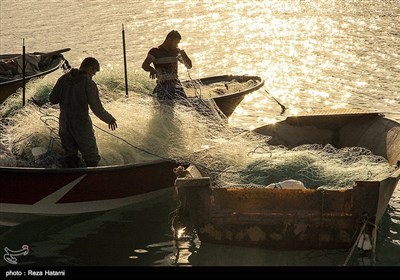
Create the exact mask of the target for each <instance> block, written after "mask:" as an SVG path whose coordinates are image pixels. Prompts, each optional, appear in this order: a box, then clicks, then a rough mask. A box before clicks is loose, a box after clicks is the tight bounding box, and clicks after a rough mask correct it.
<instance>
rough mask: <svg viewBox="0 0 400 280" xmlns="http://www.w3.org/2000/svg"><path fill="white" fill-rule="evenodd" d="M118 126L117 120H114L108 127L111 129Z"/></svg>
mask: <svg viewBox="0 0 400 280" xmlns="http://www.w3.org/2000/svg"><path fill="white" fill-rule="evenodd" d="M117 127H118V126H117V122H116V121H114V122H113V123H109V124H108V128H109V129H111V130H115V129H116V128H117Z"/></svg>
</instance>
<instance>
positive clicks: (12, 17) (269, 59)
mask: <svg viewBox="0 0 400 280" xmlns="http://www.w3.org/2000/svg"><path fill="white" fill-rule="evenodd" d="M0 5H1V9H0V17H1V22H0V24H1V28H0V29H1V35H0V39H1V40H0V52H1V53H19V52H20V51H21V44H22V39H23V38H24V39H25V45H26V47H27V51H44V52H45V51H53V50H57V49H63V48H66V47H70V48H71V51H70V52H67V53H65V54H64V55H65V57H66V58H67V59H68V60H69V62H70V63H71V64H72V65H73V66H75V67H77V66H79V63H80V62H81V61H82V59H83V58H84V57H86V56H94V57H96V58H98V59H99V61H100V63H101V67H102V72H103V71H104V73H107V75H106V76H105V78H106V80H111V81H112V80H113V79H110V77H111V76H112V75H113V74H110V72H107V71H106V70H115V71H114V72H115V73H117V74H115V75H118V79H117V80H121V76H120V75H121V73H122V67H123V54H122V42H121V25H122V24H124V25H125V28H126V30H125V32H126V44H127V57H128V65H129V69H134V70H132V71H130V75H134V74H135V72H134V71H135V70H137V71H139V72H140V71H141V70H140V66H141V63H142V62H143V60H144V58H145V57H146V54H147V51H148V50H149V49H150V48H151V47H154V46H158V45H159V44H160V43H161V42H162V40H163V39H164V37H165V35H166V34H167V33H168V32H169V31H170V30H172V29H177V30H179V31H180V33H181V34H182V36H183V38H182V41H181V44H180V46H181V48H183V49H185V50H186V52H187V53H188V55H189V56H190V57H191V58H192V60H193V64H194V66H193V68H192V69H191V70H190V75H191V76H192V77H193V78H200V77H205V76H212V75H221V74H249V75H259V76H261V77H263V78H264V79H265V80H266V86H265V88H266V89H267V90H268V92H269V93H270V94H271V95H273V96H274V97H275V98H276V99H277V100H279V101H280V102H281V103H282V104H284V105H285V106H286V107H287V108H288V110H287V111H286V112H285V113H284V115H281V114H280V113H281V108H280V107H279V105H278V104H277V103H276V102H275V101H274V100H273V99H272V98H271V97H270V96H269V95H268V94H266V93H265V91H263V90H259V91H257V92H255V93H253V94H251V95H249V96H248V97H246V98H245V100H244V101H243V102H242V104H241V105H240V106H239V107H238V108H237V110H236V111H235V112H234V114H233V115H232V117H231V118H230V119H229V124H230V125H232V126H237V127H243V128H252V127H257V126H260V125H263V124H265V123H270V122H275V121H277V120H280V119H283V118H284V117H286V116H290V115H298V114H301V113H304V112H313V111H316V110H320V109H336V108H355V109H362V110H372V111H379V112H382V113H385V114H386V116H388V117H390V118H393V119H396V120H397V121H400V104H399V102H400V93H399V88H400V82H399V80H398V76H399V73H400V65H399V63H397V61H399V55H400V54H399V52H398V45H399V43H400V29H399V26H400V25H399V23H400V16H399V15H400V5H399V4H398V2H397V1H369V0H368V1H345V0H341V1H334V2H333V1H322V0H321V1H278V0H277V1H211V2H210V1H144V2H143V1H115V2H112V3H110V1H100V0H98V1H70V2H68V3H64V2H61V1H28V0H27V1H9V0H5V1H1V2H0ZM199 26H201V28H199ZM179 71H180V72H179V74H180V76H181V78H182V79H186V78H188V72H187V70H186V69H185V68H184V67H181V68H180V70H179ZM100 73H101V72H100ZM111 73H113V71H111ZM143 74H145V73H143ZM60 75H61V73H60V72H56V73H53V74H51V75H49V77H46V79H53V80H52V82H53V81H55V80H56V78H57V77H59V76H60ZM134 76H136V75H134ZM101 78H102V76H101V75H100V74H98V75H96V76H95V81H96V79H99V80H97V81H98V82H99V83H100V82H101ZM130 80H131V81H134V80H133V79H132V78H131V79H130ZM141 81H146V80H145V79H141ZM147 81H148V84H147V85H146V86H143V84H144V82H141V83H139V84H140V85H141V87H142V86H143V87H145V90H143V91H140V90H136V91H138V92H142V93H143V94H145V92H146V90H147V89H151V88H152V86H153V85H154V82H153V81H151V80H150V79H148V80H147ZM52 82H49V80H44V81H42V83H44V86H43V88H44V89H43V91H47V89H46V87H48V86H49V84H50V85H51V84H52ZM38 83H40V81H38ZM120 84H121V83H120V82H118V83H116V86H115V88H116V90H115V92H116V93H118V92H120V91H118V90H120V89H121V88H123V87H122V86H121V85H120ZM132 84H133V85H136V83H134V82H132ZM33 87H38V86H36V85H34V86H33ZM132 90H133V89H132ZM39 91H40V90H39ZM35 92H37V90H35ZM122 94H124V93H123V92H122ZM133 97H134V95H133V96H132V98H133ZM111 98H112V97H111ZM150 104H151V101H149V106H148V107H150ZM123 105H124V104H122V105H121V108H123V110H129V108H125V107H123ZM125 106H126V104H125ZM107 109H110V112H111V113H114V114H118V110H111V108H107ZM123 110H121V112H123ZM143 110H144V109H143ZM119 118H120V119H123V118H124V114H123V113H122V114H121V115H120V116H119ZM131 121H132V122H134V121H135V119H132V120H131ZM99 125H101V124H99ZM118 130H119V131H121V132H119V133H122V134H123V136H126V135H125V134H126V133H128V132H127V131H126V130H124V129H123V127H122V128H121V127H119V128H118ZM137 133H138V137H141V136H140V133H143V132H140V131H139V132H137ZM100 141H102V140H100ZM128 151H129V152H130V151H131V150H130V149H127V153H128V154H129V152H128ZM111 154H115V153H111ZM124 154H125V153H124ZM118 160H123V159H118ZM110 188H112V186H110ZM175 207H176V201H174V199H173V195H172V194H171V195H170V196H168V197H164V199H160V200H156V201H153V202H151V203H148V204H144V205H136V206H131V207H126V208H124V209H119V210H114V211H109V212H106V213H97V214H88V215H78V216H71V217H67V218H62V219H60V218H55V217H52V218H45V219H41V220H39V221H33V222H30V223H24V224H21V225H20V226H17V227H13V228H11V229H6V228H2V229H1V232H2V235H1V238H0V242H1V246H3V247H6V246H7V247H8V248H11V249H15V250H17V249H20V248H21V246H22V245H23V244H28V245H29V246H30V252H29V254H28V255H27V256H26V257H20V258H19V263H21V264H25V265H72V266H74V265H111V266H114V265H127V266H135V265H146V266H153V265H194V266H199V265H238V266H241V265H261V266H266V265H278V266H280V265H295V266H297V265H329V266H337V265H341V264H343V263H344V261H345V259H346V257H347V255H348V253H349V250H329V251H319V250H313V251H271V250H265V249H260V248H242V247H235V246H225V245H214V244H209V243H204V242H203V243H201V241H199V240H198V239H197V237H196V235H195V234H194V232H193V230H192V229H190V227H189V228H186V230H185V231H184V233H183V234H182V238H181V239H180V240H175V239H174V238H173V232H172V230H171V220H172V216H173V211H174V209H175ZM170 213H172V214H171V215H170ZM399 231H400V192H399V190H398V189H397V190H396V191H395V193H394V195H393V197H392V199H391V201H390V205H389V207H388V210H387V212H386V214H385V215H384V217H383V221H382V225H381V227H380V231H379V235H378V243H377V248H376V263H375V264H376V265H387V266H392V265H400V262H399V259H400V233H399ZM110 244H113V245H112V246H110ZM350 264H351V265H371V264H372V261H371V258H369V257H362V255H357V254H355V255H354V257H353V258H352V259H351V261H350ZM1 265H6V263H5V262H2V263H1Z"/></svg>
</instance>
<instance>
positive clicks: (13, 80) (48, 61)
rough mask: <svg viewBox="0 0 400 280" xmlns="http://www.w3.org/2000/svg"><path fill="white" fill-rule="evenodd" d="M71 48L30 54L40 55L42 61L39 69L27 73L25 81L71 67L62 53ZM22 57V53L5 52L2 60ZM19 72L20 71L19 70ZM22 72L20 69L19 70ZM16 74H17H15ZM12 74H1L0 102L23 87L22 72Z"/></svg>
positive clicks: (0, 59)
mask: <svg viewBox="0 0 400 280" xmlns="http://www.w3.org/2000/svg"><path fill="white" fill-rule="evenodd" d="M69 50H70V49H69V48H67V49H62V50H57V51H53V52H49V53H42V52H34V53H30V54H26V55H27V56H28V55H33V56H38V57H40V62H39V63H38V69H36V70H37V71H34V72H32V73H27V76H26V77H25V82H28V81H29V80H31V79H34V78H38V77H42V76H45V75H47V74H49V73H51V72H54V71H56V70H57V69H59V68H60V67H62V66H64V67H69V65H68V62H67V61H66V60H65V58H64V56H63V55H62V54H61V53H63V52H67V51H69ZM17 57H21V54H3V55H0V61H3V62H4V61H10V60H12V59H13V58H17ZM17 72H18V71H17ZM19 72H20V71H19ZM13 74H15V75H13ZM13 74H10V75H0V104H1V103H3V102H4V101H5V100H6V99H7V97H9V96H10V95H11V94H13V93H15V92H16V91H17V89H18V88H20V87H22V82H23V79H22V74H21V73H13Z"/></svg>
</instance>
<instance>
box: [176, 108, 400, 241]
mask: <svg viewBox="0 0 400 280" xmlns="http://www.w3.org/2000/svg"><path fill="white" fill-rule="evenodd" d="M255 132H257V133H261V134H264V135H268V136H271V138H270V140H269V143H270V144H272V145H285V146H286V147H288V148H293V147H296V146H298V145H302V144H321V145H326V144H331V145H333V146H335V147H336V148H341V147H356V146H357V147H365V148H368V149H370V150H371V151H372V152H373V153H374V154H376V155H381V156H383V157H385V158H386V159H387V160H388V161H389V163H390V164H392V165H396V164H397V166H399V163H400V124H399V123H398V122H395V121H393V120H390V119H386V118H384V117H383V116H382V115H380V114H375V113H371V114H366V113H349V112H346V113H343V112H341V113H337V114H335V115H332V114H329V115H326V116H325V115H315V116H304V117H292V118H288V119H287V120H286V121H282V122H280V123H277V124H274V125H267V126H264V127H261V128H258V129H256V130H255ZM361 135H362V136H363V137H365V138H363V137H361ZM188 171H189V172H190V174H191V177H189V178H178V179H177V180H176V187H177V188H178V189H179V192H180V197H181V199H182V200H183V201H186V203H185V209H184V210H185V211H184V212H185V213H188V214H189V216H190V219H191V221H192V223H193V225H194V227H195V229H196V233H197V234H198V236H199V238H200V240H201V241H205V242H213V243H222V244H229V245H244V246H257V247H266V248H272V249H333V248H348V247H350V246H352V245H353V244H355V243H356V241H357V242H358V244H357V245H360V244H361V247H363V246H366V247H368V246H370V247H371V248H372V247H373V246H374V244H375V242H376V238H377V228H378V225H379V222H380V220H381V218H382V216H383V215H384V213H385V211H386V208H387V206H388V203H389V200H390V198H391V196H392V194H393V192H394V190H395V188H396V186H398V185H399V179H400V168H399V167H398V168H397V169H396V170H395V171H394V172H393V174H391V175H390V176H389V177H387V178H385V179H384V180H380V181H356V182H355V186H354V187H353V188H351V189H338V190H325V189H267V188H264V187H260V188H234V187H226V188H212V187H211V185H212V184H211V181H210V178H208V177H206V176H204V174H201V173H200V171H199V170H198V169H197V168H196V167H195V166H190V167H189V168H188ZM363 238H365V239H363ZM367 238H368V239H369V240H370V242H369V245H368V246H367V245H365V244H367V243H368V242H367V241H366V239H367ZM360 240H362V241H365V242H364V243H363V242H361V241H360ZM363 248H364V247H363Z"/></svg>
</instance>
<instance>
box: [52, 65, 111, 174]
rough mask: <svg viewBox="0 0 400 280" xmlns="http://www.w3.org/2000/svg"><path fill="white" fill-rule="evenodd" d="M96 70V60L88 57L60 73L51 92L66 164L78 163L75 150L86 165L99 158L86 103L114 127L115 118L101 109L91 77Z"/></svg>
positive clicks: (98, 66)
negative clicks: (56, 111)
mask: <svg viewBox="0 0 400 280" xmlns="http://www.w3.org/2000/svg"><path fill="white" fill-rule="evenodd" d="M99 70H100V64H99V62H98V61H97V60H96V59H95V58H93V57H87V58H85V59H84V60H83V61H82V63H81V66H80V67H79V70H78V69H75V68H74V69H72V70H71V71H70V72H68V73H67V74H64V75H63V76H61V77H60V78H59V79H58V81H57V83H56V84H55V86H54V88H53V90H52V91H51V93H50V102H51V103H53V104H58V103H59V104H60V122H59V123H60V124H59V126H60V128H59V136H60V138H61V143H62V146H63V148H64V150H65V153H66V160H67V167H71V168H72V167H78V166H79V165H78V163H79V158H78V151H80V152H81V154H82V157H83V159H84V160H85V163H86V167H95V166H97V164H98V162H99V161H100V155H99V151H98V148H97V144H96V138H95V136H94V131H93V126H92V120H91V119H90V117H89V106H90V109H91V110H92V112H93V113H94V114H95V115H96V116H97V117H98V118H99V119H101V120H102V121H104V122H105V123H107V124H108V127H109V128H110V129H111V130H115V129H116V128H117V123H116V119H115V118H114V117H113V116H112V115H111V114H109V113H108V112H107V111H106V110H105V109H104V108H103V106H102V104H101V101H100V98H99V91H98V89H97V85H96V83H95V82H94V81H93V80H92V77H93V76H94V75H95V74H96V72H98V71H99Z"/></svg>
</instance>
